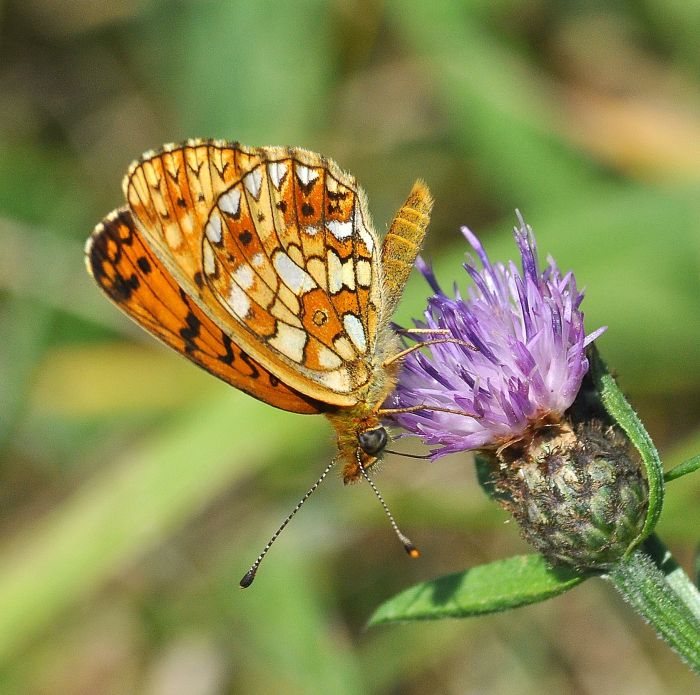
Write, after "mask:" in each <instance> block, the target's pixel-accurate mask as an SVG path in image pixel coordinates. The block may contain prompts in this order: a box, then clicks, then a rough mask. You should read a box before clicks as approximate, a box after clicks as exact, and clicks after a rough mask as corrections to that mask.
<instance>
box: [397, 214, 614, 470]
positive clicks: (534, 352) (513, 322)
mask: <svg viewBox="0 0 700 695" xmlns="http://www.w3.org/2000/svg"><path fill="white" fill-rule="evenodd" d="M518 220H519V223H520V224H519V226H518V227H516V228H515V229H514V236H515V241H516V243H517V245H518V249H519V251H520V256H521V259H522V273H521V272H520V271H519V269H518V268H517V267H516V265H515V264H514V263H513V262H510V263H509V264H508V265H507V266H506V265H504V264H502V263H496V264H492V263H491V261H490V260H489V258H488V256H487V255H486V252H485V251H484V248H483V246H482V245H481V243H480V242H479V240H478V239H477V237H476V236H475V235H474V234H473V233H472V232H471V231H470V230H469V229H467V228H466V227H462V233H463V234H464V236H465V237H466V239H467V241H468V242H469V243H470V244H471V246H472V247H473V249H474V251H475V252H476V254H477V256H478V258H479V261H480V262H481V265H482V268H481V269H480V270H479V269H477V267H476V262H475V261H474V259H473V258H471V257H469V262H468V263H466V264H465V265H464V267H465V269H466V271H467V272H468V273H469V275H470V276H471V278H472V280H473V282H474V285H473V286H472V287H470V288H469V290H468V296H467V298H466V299H462V297H461V296H460V293H459V291H458V290H457V288H456V287H455V297H454V298H452V297H449V296H447V295H446V294H445V293H444V292H443V291H442V290H441V289H440V286H439V285H438V283H437V280H436V278H435V275H434V274H433V271H432V269H431V268H430V266H429V265H427V264H426V263H425V262H424V261H423V260H422V259H419V260H418V263H417V265H418V268H419V269H420V271H421V272H422V273H423V275H424V276H425V278H426V280H427V281H428V283H429V284H430V286H431V287H432V289H433V291H434V292H435V294H434V295H433V296H432V297H431V298H430V300H429V301H428V308H427V310H426V312H425V321H416V322H415V324H416V327H417V328H421V329H434V330H441V331H442V332H441V333H437V332H436V333H430V332H424V333H420V334H417V335H419V340H421V341H434V340H439V339H441V338H446V337H450V338H456V339H458V340H460V341H464V342H466V343H470V344H471V345H473V346H474V347H475V348H476V350H473V349H470V348H469V347H468V346H467V345H463V344H457V343H449V342H445V343H440V344H432V345H430V346H429V347H426V350H427V354H424V353H425V351H419V350H416V351H415V352H412V353H410V354H409V355H408V356H407V357H406V359H405V361H404V363H403V369H402V372H401V376H400V378H399V384H398V387H397V389H396V391H395V392H394V394H393V395H392V396H391V398H390V399H389V401H388V403H387V404H386V405H387V407H390V408H409V407H412V406H421V405H422V406H425V408H421V409H419V410H416V411H415V412H408V413H401V414H398V413H397V414H396V415H394V416H393V420H394V422H396V423H397V424H399V425H400V426H401V427H403V428H404V429H406V430H407V431H408V432H409V433H411V434H415V435H418V436H420V437H421V438H422V440H423V441H424V442H425V443H426V444H428V445H438V448H437V449H435V450H433V451H432V458H438V457H440V456H444V455H445V454H448V453H452V452H456V451H465V450H471V449H495V448H498V447H500V446H503V445H504V444H507V443H508V442H512V441H514V440H517V439H519V438H520V437H522V435H523V434H524V433H525V432H526V431H527V430H528V428H530V427H531V426H535V425H537V424H544V423H548V422H557V421H559V420H560V419H561V416H562V415H563V413H564V411H565V410H567V408H569V406H571V404H572V403H573V401H574V398H575V397H576V394H577V393H578V391H579V388H580V386H581V381H582V379H583V377H584V375H585V374H586V372H587V371H588V360H587V359H586V353H585V348H586V346H587V345H588V344H589V343H591V342H592V341H593V340H594V339H595V338H597V337H598V336H599V335H600V334H601V333H603V331H604V330H605V328H599V329H598V330H597V331H594V332H593V333H591V334H589V335H588V336H586V334H585V331H584V327H583V313H582V312H581V311H580V309H579V307H580V305H581V300H582V299H583V292H581V291H579V290H578V289H577V287H576V279H575V278H574V275H573V273H571V272H569V273H567V274H566V275H563V276H562V274H561V272H560V271H559V268H558V267H557V265H556V263H555V262H554V260H553V259H552V258H551V257H549V258H548V265H547V267H546V268H545V269H544V270H543V271H540V269H539V265H538V262H537V248H536V245H535V238H534V236H533V234H532V229H531V228H530V227H529V226H528V225H526V224H525V222H524V221H523V219H522V217H521V216H520V214H519V213H518ZM445 329H446V330H447V331H448V333H444V330H445ZM431 408H432V409H431ZM439 408H442V409H444V410H448V411H452V412H444V411H440V410H436V409H439Z"/></svg>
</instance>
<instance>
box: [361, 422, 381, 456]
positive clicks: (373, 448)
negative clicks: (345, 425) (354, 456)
mask: <svg viewBox="0 0 700 695" xmlns="http://www.w3.org/2000/svg"><path fill="white" fill-rule="evenodd" d="M357 439H358V441H359V442H360V449H362V451H364V452H365V453H366V454H369V455H370V456H376V455H377V454H378V453H380V452H381V451H382V450H383V449H384V447H385V446H386V445H387V442H388V441H389V435H388V434H387V433H386V430H385V429H384V428H383V427H375V428H374V429H372V430H365V431H364V432H360V433H359V434H358V435H357Z"/></svg>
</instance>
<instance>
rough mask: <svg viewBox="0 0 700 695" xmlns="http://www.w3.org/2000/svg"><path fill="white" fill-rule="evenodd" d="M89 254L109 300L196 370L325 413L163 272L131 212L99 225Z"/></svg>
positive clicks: (283, 403)
mask: <svg viewBox="0 0 700 695" xmlns="http://www.w3.org/2000/svg"><path fill="white" fill-rule="evenodd" d="M85 251H86V259H85V260H86V264H87V267H88V271H89V272H90V274H91V275H92V276H93V277H94V278H95V281H96V282H97V284H98V285H99V286H100V288H101V289H102V290H103V291H104V292H105V294H106V295H107V296H108V297H109V298H110V299H111V300H112V301H113V302H114V303H115V304H116V305H117V306H118V307H119V308H120V309H121V310H122V311H124V312H125V313H126V314H128V315H129V316H130V317H131V318H132V319H134V320H135V321H136V322H137V323H138V324H139V325H141V326H142V327H143V328H145V329H146V330H147V331H149V332H150V333H152V334H153V335H154V336H155V337H156V338H158V339H160V340H161V341H162V342H164V343H165V344H166V345H169V346H170V347H172V348H174V349H175V350H177V351H178V352H179V353H181V354H182V355H184V356H185V357H187V358H188V359H190V360H191V361H192V362H194V363H195V364H198V365H199V366H200V367H203V368H204V369H206V370H207V371H208V372H210V373H211V374H213V375H214V376H217V377H219V378H220V379H223V380H224V381H226V382H227V383H229V384H231V385H233V386H235V387H236V388H239V389H241V390H242V391H245V392H246V393H249V394H251V395H252V396H255V397H256V398H258V399H260V400H261V401H265V402H266V403H269V404H270V405H274V406H276V407H278V408H282V409H283V410H289V411H292V412H295V413H319V412H322V411H323V410H326V409H327V408H326V407H325V406H324V404H322V403H316V402H314V401H313V400H312V399H311V398H309V397H308V396H305V395H304V394H301V393H298V392H296V391H294V390H293V389H291V388H289V387H288V386H287V385H286V384H284V383H283V382H281V381H280V379H278V378H277V377H276V376H275V375H274V374H272V373H271V372H269V371H268V370H267V369H265V368H264V367H263V366H262V365H260V364H259V363H258V362H256V361H255V360H254V359H253V358H252V357H250V356H249V355H248V354H247V353H246V352H245V351H244V350H242V349H241V348H240V346H238V345H236V344H235V343H234V342H232V340H231V339H230V338H229V336H228V335H227V334H226V333H224V332H223V331H222V330H221V329H220V328H219V326H218V325H216V324H215V323H214V322H213V321H212V320H211V319H210V318H209V317H208V316H207V315H206V314H205V313H204V312H203V311H202V310H201V308H200V307H199V305H198V304H197V302H196V301H195V300H194V299H193V298H192V297H190V296H189V295H188V294H187V293H186V292H185V291H184V290H183V289H182V288H181V287H179V286H178V284H177V282H176V281H175V280H174V278H173V277H172V275H171V274H170V272H169V271H168V270H167V269H165V268H164V267H163V265H162V264H161V262H160V260H159V259H158V257H157V256H156V255H155V254H154V253H153V252H152V251H151V249H150V248H149V246H148V244H147V243H146V242H145V241H144V239H143V238H142V237H141V234H140V232H139V230H138V229H137V227H136V225H135V224H134V220H133V217H132V215H131V212H130V211H129V210H128V209H126V208H122V209H120V210H115V211H114V212H113V213H112V214H111V215H109V216H108V217H107V219H105V220H104V222H102V223H101V224H99V225H98V226H97V228H96V229H95V231H94V232H93V234H92V236H91V237H90V238H89V239H88V243H87V245H86V249H85Z"/></svg>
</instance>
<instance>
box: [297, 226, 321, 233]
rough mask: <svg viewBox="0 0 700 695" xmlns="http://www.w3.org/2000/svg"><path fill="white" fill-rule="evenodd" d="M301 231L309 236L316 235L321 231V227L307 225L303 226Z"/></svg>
mask: <svg viewBox="0 0 700 695" xmlns="http://www.w3.org/2000/svg"><path fill="white" fill-rule="evenodd" d="M301 231H302V232H303V233H304V234H308V235H309V236H316V235H317V234H318V233H319V232H320V231H321V228H320V227H312V226H311V225H309V226H308V227H304V228H303V229H302V230H301Z"/></svg>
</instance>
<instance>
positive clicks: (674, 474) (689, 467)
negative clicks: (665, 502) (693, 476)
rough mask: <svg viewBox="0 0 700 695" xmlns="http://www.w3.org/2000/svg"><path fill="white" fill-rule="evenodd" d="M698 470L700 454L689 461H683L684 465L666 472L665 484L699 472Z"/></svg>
mask: <svg viewBox="0 0 700 695" xmlns="http://www.w3.org/2000/svg"><path fill="white" fill-rule="evenodd" d="M698 468H700V454H698V455H697V456H693V457H692V458H689V459H688V460H687V461H683V463H679V464H678V465H677V466H675V467H674V468H672V469H671V470H670V471H666V473H665V474H664V482H667V483H668V482H669V481H671V480H675V479H676V478H682V477H683V476H684V475H688V473H692V472H693V471H696V470H698Z"/></svg>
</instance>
